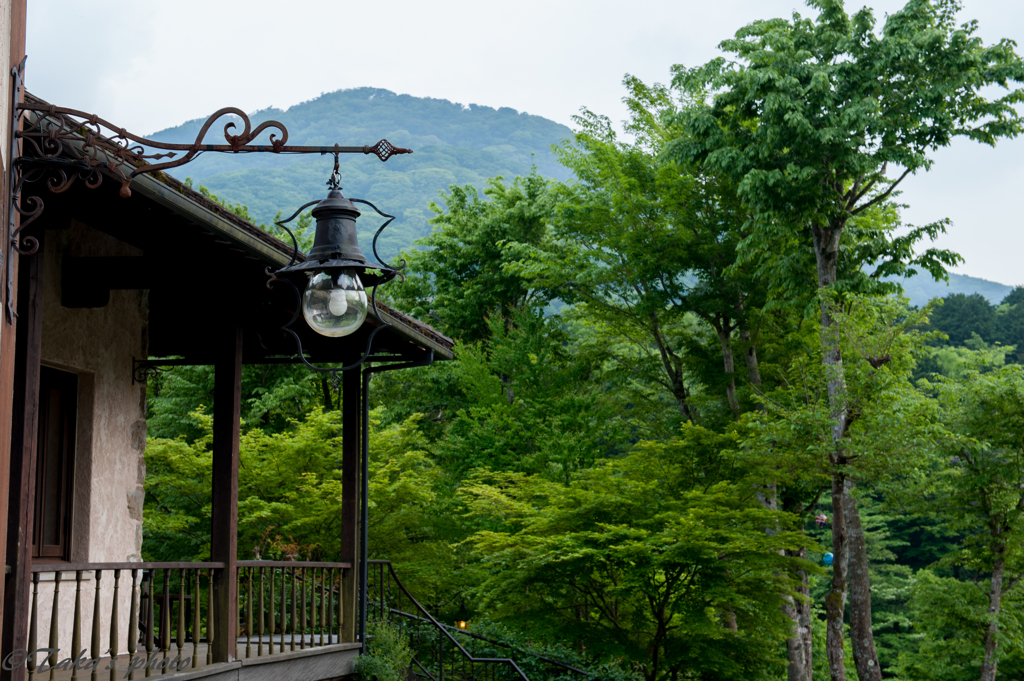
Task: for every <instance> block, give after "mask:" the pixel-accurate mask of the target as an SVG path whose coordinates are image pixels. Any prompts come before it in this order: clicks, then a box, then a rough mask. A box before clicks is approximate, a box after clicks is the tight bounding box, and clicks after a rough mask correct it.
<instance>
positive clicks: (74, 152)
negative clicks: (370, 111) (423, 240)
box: [0, 59, 412, 324]
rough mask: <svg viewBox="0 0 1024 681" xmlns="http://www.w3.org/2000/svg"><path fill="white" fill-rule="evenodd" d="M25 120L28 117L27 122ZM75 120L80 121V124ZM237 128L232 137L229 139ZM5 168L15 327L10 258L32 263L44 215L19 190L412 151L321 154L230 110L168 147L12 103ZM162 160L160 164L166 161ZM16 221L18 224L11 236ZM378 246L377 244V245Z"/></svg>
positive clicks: (126, 191) (384, 148)
mask: <svg viewBox="0 0 1024 681" xmlns="http://www.w3.org/2000/svg"><path fill="white" fill-rule="evenodd" d="M24 73H25V60H24V59H22V61H21V63H20V64H19V65H18V66H17V67H15V68H12V69H11V76H12V78H13V87H14V101H15V102H21V98H22V89H23V81H24ZM26 114H31V115H26ZM228 116H231V117H233V118H232V119H231V120H228V121H227V122H225V124H224V140H225V144H211V143H208V142H207V141H206V136H207V133H209V131H210V129H211V128H212V127H213V126H214V124H215V123H216V122H217V121H218V120H220V119H223V118H225V117H228ZM79 119H80V120H79ZM239 125H241V128H242V129H241V131H240V132H238V134H233V132H234V131H235V130H236V129H237V128H238V126H239ZM267 131H272V132H270V143H269V144H253V141H254V140H256V138H257V137H259V136H260V135H261V134H263V133H264V132H267ZM10 134H11V137H10V145H11V146H10V148H11V162H10V167H9V168H8V177H9V187H10V192H9V195H8V207H9V210H8V229H7V234H8V243H7V248H6V249H5V250H4V252H3V253H2V255H0V259H3V260H4V263H3V264H4V266H5V269H6V275H7V277H6V293H5V295H6V319H7V323H8V324H12V323H13V322H14V316H15V312H14V301H13V295H12V294H13V291H14V255H15V254H16V253H17V254H21V255H32V254H33V253H35V252H36V251H37V250H38V248H39V243H38V242H37V241H36V240H35V239H33V238H32V237H31V236H29V237H26V238H24V239H23V238H22V237H21V232H22V231H23V230H24V229H25V228H26V227H28V226H29V224H31V223H32V222H33V221H34V220H35V219H36V218H38V217H39V216H40V214H42V212H43V208H44V207H45V206H44V203H43V200H42V199H41V198H39V197H38V196H30V197H27V198H26V199H24V203H25V204H27V205H22V204H23V201H22V195H21V192H22V189H23V188H24V185H25V184H26V183H31V182H39V181H42V180H44V179H45V181H46V186H47V189H49V190H50V192H52V193H55V194H59V193H61V192H65V191H67V190H68V189H70V188H71V186H72V185H73V184H74V183H75V182H76V181H79V180H81V181H82V183H83V184H84V185H85V186H86V187H88V188H90V189H95V188H96V187H99V186H100V185H101V184H102V182H103V178H104V175H109V176H112V177H113V178H115V179H117V180H119V181H120V182H121V190H120V195H121V196H122V197H124V198H128V197H130V196H131V193H132V192H131V188H130V186H129V185H130V184H131V181H132V180H133V179H134V178H136V177H138V176H139V175H143V174H146V173H153V172H157V171H163V170H169V169H171V168H177V167H178V166H182V165H184V164H186V163H188V162H189V161H192V160H193V159H195V158H196V157H197V156H198V155H199V154H201V153H205V152H221V153H234V154H239V153H261V152H265V153H273V154H320V155H324V154H334V157H335V165H337V158H338V154H367V155H368V154H373V155H374V156H376V157H377V158H378V159H380V160H381V161H387V160H388V159H389V158H391V157H392V156H395V155H397V154H411V153H412V150H411V149H403V148H400V147H395V146H394V145H392V144H391V143H390V142H388V141H387V140H380V141H379V142H377V143H376V144H374V145H372V146H371V145H363V146H352V147H343V146H340V145H338V144H335V145H333V146H330V147H323V146H294V145H288V144H287V142H288V129H287V128H285V126H284V125H283V124H282V123H280V122H278V121H264V122H263V123H260V124H259V125H257V126H255V127H254V126H253V124H252V121H251V120H250V119H249V116H248V115H247V114H246V113H245V112H244V111H242V110H241V109H237V108H235V107H225V108H223V109H220V110H219V111H217V112H215V113H214V114H213V115H212V116H210V117H209V118H208V119H207V120H206V122H205V123H203V126H202V127H201V128H200V129H199V134H198V135H197V136H196V139H195V141H194V142H191V143H188V144H173V143H169V142H158V141H156V140H151V139H147V138H145V137H141V136H139V135H135V134H133V133H130V132H128V131H127V130H125V129H124V128H121V127H117V126H115V125H114V124H113V123H111V122H109V121H107V120H105V119H103V118H100V117H99V116H97V115H96V114H91V113H88V112H85V111H79V110H78V109H69V108H67V107H60V106H54V105H52V104H33V103H18V104H16V106H15V107H14V111H13V112H12V116H11V131H10ZM165 159H166V160H165ZM16 216H21V221H20V224H19V226H18V227H17V228H15V222H16ZM375 241H376V239H375Z"/></svg>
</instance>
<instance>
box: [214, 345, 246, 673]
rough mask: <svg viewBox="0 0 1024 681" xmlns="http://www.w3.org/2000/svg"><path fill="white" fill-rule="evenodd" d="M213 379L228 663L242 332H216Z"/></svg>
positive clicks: (217, 583)
mask: <svg viewBox="0 0 1024 681" xmlns="http://www.w3.org/2000/svg"><path fill="white" fill-rule="evenodd" d="M214 343H215V345H216V347H215V350H214V352H215V353H216V354H215V358H216V359H215V365H214V383H213V499H212V501H213V506H212V513H211V515H212V517H211V519H210V525H211V537H210V558H211V559H212V560H214V561H217V562H223V563H225V567H224V568H223V569H220V570H216V571H214V579H213V592H214V603H213V606H214V608H215V610H216V616H215V617H214V630H215V635H214V637H213V644H212V647H213V661H214V662H230V661H232V660H234V659H235V656H236V655H237V643H236V641H237V638H238V609H237V608H238V593H237V587H236V581H235V573H236V570H237V560H238V556H237V553H238V437H239V428H240V425H241V416H242V411H241V399H242V330H241V328H239V327H238V326H232V327H229V328H227V329H224V330H222V331H220V333H219V334H218V337H217V338H216V339H215V340H214Z"/></svg>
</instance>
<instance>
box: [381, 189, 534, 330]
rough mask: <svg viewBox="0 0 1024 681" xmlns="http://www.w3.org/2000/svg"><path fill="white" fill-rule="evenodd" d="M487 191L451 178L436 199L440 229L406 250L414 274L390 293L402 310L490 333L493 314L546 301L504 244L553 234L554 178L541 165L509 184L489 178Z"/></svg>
mask: <svg viewBox="0 0 1024 681" xmlns="http://www.w3.org/2000/svg"><path fill="white" fill-rule="evenodd" d="M484 196H485V197H486V198H487V199H488V200H484V199H481V198H480V196H479V195H478V193H477V191H476V189H475V188H473V187H472V186H469V187H459V186H456V185H452V186H451V187H449V190H448V193H447V194H445V195H444V196H443V197H442V198H443V200H444V202H445V204H446V207H445V209H442V208H440V207H439V206H437V205H436V204H433V203H432V204H431V209H432V210H433V211H434V213H435V214H436V216H435V217H434V218H433V219H432V220H431V224H433V225H434V231H433V232H432V233H431V235H430V236H428V237H426V238H424V239H421V240H420V241H419V242H418V243H419V244H420V245H421V246H424V247H425V250H422V251H411V252H408V253H403V257H404V258H405V259H406V260H408V262H409V270H410V274H409V276H408V277H406V280H405V282H404V283H401V284H398V285H395V286H393V287H392V289H391V291H392V292H391V293H389V295H392V296H393V299H394V301H395V303H396V304H397V305H398V306H399V307H400V308H401V309H403V310H407V311H409V313H410V314H412V315H414V316H417V317H419V318H421V319H428V320H431V321H432V322H434V323H437V324H439V325H440V327H441V330H442V331H444V332H445V333H448V334H451V335H452V336H455V337H457V338H458V339H460V340H462V341H464V342H471V341H475V340H479V339H480V338H483V337H485V336H486V335H487V333H488V329H487V322H486V318H487V317H488V316H489V315H496V316H499V317H500V316H506V315H508V314H509V313H510V311H511V310H525V309H527V308H530V307H538V306H539V307H543V306H544V305H546V304H547V302H548V300H549V296H548V295H547V294H546V293H545V291H543V290H542V289H538V288H537V287H535V286H531V285H530V283H529V282H528V281H526V280H525V279H524V278H523V277H522V276H520V275H518V274H516V273H514V272H510V271H509V270H508V267H507V265H508V263H509V260H508V257H507V256H506V255H505V246H506V245H507V244H510V243H515V244H524V245H529V246H536V245H538V244H540V243H542V242H543V241H544V240H545V238H546V237H547V227H548V225H547V221H548V219H549V216H550V213H551V197H550V192H549V191H548V182H547V181H546V180H544V178H542V177H541V176H540V175H538V174H536V173H535V172H534V173H532V174H530V175H529V176H526V177H517V178H515V179H514V180H513V181H512V182H511V183H510V184H507V185H506V184H505V183H504V182H503V178H501V177H496V178H492V179H490V180H488V182H487V187H486V189H484Z"/></svg>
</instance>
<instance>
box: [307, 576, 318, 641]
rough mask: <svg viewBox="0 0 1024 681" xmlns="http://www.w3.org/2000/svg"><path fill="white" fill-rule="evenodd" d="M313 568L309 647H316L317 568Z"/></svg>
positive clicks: (310, 595)
mask: <svg viewBox="0 0 1024 681" xmlns="http://www.w3.org/2000/svg"><path fill="white" fill-rule="evenodd" d="M312 570H313V581H311V582H310V583H309V647H310V648H315V647H316V613H317V605H316V603H317V601H316V568H315V567H314V568H312Z"/></svg>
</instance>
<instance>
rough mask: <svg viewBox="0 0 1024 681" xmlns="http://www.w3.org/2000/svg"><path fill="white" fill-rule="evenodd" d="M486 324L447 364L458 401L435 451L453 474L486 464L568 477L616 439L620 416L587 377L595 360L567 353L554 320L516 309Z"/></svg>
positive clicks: (614, 445) (605, 451)
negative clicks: (484, 332)
mask: <svg viewBox="0 0 1024 681" xmlns="http://www.w3.org/2000/svg"><path fill="white" fill-rule="evenodd" d="M506 322H511V323H510V324H507V323H506ZM488 326H489V328H490V337H489V339H488V340H487V341H482V342H478V343H475V344H472V345H459V346H457V348H456V354H457V355H458V357H459V360H458V362H457V363H456V364H455V365H454V367H452V371H453V373H454V379H455V382H456V384H457V385H458V386H459V389H460V392H462V393H463V394H464V395H465V406H464V407H463V408H460V409H458V410H457V411H456V412H455V413H454V414H453V417H452V419H451V422H450V424H449V426H448V428H447V430H446V432H445V435H444V437H443V438H442V439H441V440H440V441H439V442H438V443H437V445H436V450H437V452H438V457H439V459H440V461H441V462H442V463H443V465H444V466H445V468H446V469H447V470H448V471H449V472H450V473H451V474H452V475H453V476H454V477H455V478H456V479H461V478H463V477H464V476H465V475H466V474H468V473H469V472H470V471H472V470H473V469H476V468H489V469H492V470H499V471H518V472H522V473H530V474H538V475H541V476H544V477H549V478H551V479H554V480H561V481H563V482H565V483H569V482H570V481H571V480H572V479H573V478H574V477H575V476H576V475H577V473H578V472H579V471H580V470H582V469H586V468H590V467H591V466H593V465H594V463H595V462H596V461H598V460H599V459H601V458H603V457H605V456H607V455H608V454H609V453H611V452H614V451H615V450H616V448H617V447H619V446H620V445H621V444H622V440H623V437H622V434H621V431H622V430H623V425H622V424H623V418H622V417H621V415H620V414H619V413H618V412H619V409H617V408H616V405H614V404H613V403H612V402H611V400H609V396H608V394H607V392H606V391H605V390H603V389H602V386H601V385H600V384H599V383H597V382H596V381H595V380H594V378H595V374H597V373H598V372H599V371H600V368H601V366H600V361H595V360H594V359H593V358H591V357H588V356H586V355H577V354H575V353H573V352H572V350H573V344H572V339H571V337H570V336H569V334H567V333H566V332H565V330H564V329H562V328H560V325H559V320H558V319H557V318H548V319H546V318H544V317H543V316H542V315H541V313H540V311H538V310H527V311H518V310H517V311H513V312H512V314H511V315H510V316H509V317H497V316H495V317H491V318H490V319H489V320H488Z"/></svg>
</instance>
